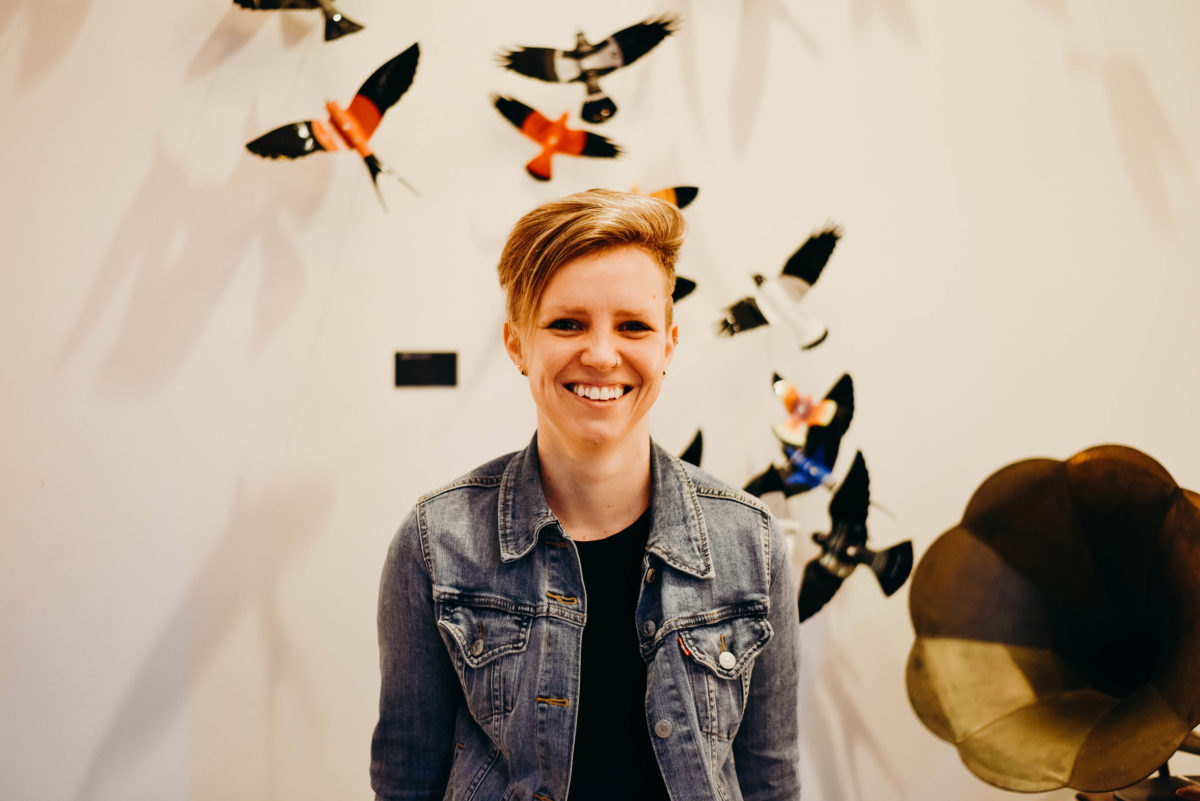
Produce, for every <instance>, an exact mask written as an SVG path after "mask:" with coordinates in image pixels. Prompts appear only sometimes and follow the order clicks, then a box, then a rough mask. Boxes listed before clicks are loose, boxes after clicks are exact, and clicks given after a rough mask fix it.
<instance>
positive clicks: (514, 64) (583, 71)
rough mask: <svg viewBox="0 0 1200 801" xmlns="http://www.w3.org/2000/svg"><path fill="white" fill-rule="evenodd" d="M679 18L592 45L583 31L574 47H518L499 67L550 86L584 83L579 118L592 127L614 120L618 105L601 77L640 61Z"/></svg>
mask: <svg viewBox="0 0 1200 801" xmlns="http://www.w3.org/2000/svg"><path fill="white" fill-rule="evenodd" d="M678 25H679V18H678V17H675V16H669V15H668V16H662V17H659V18H657V19H646V20H644V21H642V22H639V23H637V24H636V25H631V26H629V27H628V28H623V29H621V30H619V31H617V32H616V33H614V34H613V35H612V36H609V37H608V38H607V39H605V40H604V41H602V42H598V43H596V44H591V43H589V42H588V40H587V39H586V38H585V37H584V35H583V32H582V31H580V32H579V33H577V34H576V36H575V47H573V48H572V49H570V50H555V49H554V48H550V47H518V48H516V49H514V50H507V51H504V52H502V53H501V54H500V56H499V61H500V64H501V65H502V66H503V67H505V68H507V69H510V70H512V71H513V72H517V73H520V74H521V75H525V76H527V77H529V78H537V79H538V80H542V81H549V82H551V83H582V84H583V85H584V86H586V87H587V96H586V97H585V99H584V102H583V109H582V110H581V112H580V116H582V117H583V119H585V120H587V121H588V122H591V123H601V122H604V121H606V120H610V119H612V117H613V115H615V114H616V113H617V104H616V103H614V102H613V101H612V99H611V98H610V97H608V95H606V94H605V93H604V92H603V91H602V90H601V89H600V81H599V79H600V77H601V76H603V75H607V74H609V73H610V72H613V71H614V70H617V69H620V68H621V67H625V66H628V65H630V64H632V63H633V62H635V61H637V60H638V59H639V58H641V57H642V56H644V55H646V53H648V52H650V51H651V50H653V49H654V48H655V47H656V46H657V45H658V43H659V42H661V41H662V40H663V39H665V38H667V37H668V36H670V35H671V34H672V33H674V32H675V30H676V29H677V28H678Z"/></svg>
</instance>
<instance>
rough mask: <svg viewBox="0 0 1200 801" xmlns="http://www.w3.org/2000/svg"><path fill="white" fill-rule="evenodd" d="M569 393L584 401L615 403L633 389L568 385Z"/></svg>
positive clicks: (599, 385) (604, 385) (618, 386)
mask: <svg viewBox="0 0 1200 801" xmlns="http://www.w3.org/2000/svg"><path fill="white" fill-rule="evenodd" d="M565 386H566V388H567V391H569V392H574V393H575V394H576V395H578V396H579V397H581V398H583V399H584V400H593V401H614V400H617V399H618V398H620V397H621V396H623V395H624V394H625V393H626V392H628V391H629V390H630V389H632V387H630V386H627V385H625V384H566V385H565Z"/></svg>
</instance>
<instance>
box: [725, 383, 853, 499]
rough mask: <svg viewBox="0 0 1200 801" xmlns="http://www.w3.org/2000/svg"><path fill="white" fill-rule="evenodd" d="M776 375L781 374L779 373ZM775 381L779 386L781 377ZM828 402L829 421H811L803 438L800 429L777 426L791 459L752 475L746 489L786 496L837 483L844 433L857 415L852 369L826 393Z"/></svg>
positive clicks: (776, 432)
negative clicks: (834, 474) (836, 464)
mask: <svg viewBox="0 0 1200 801" xmlns="http://www.w3.org/2000/svg"><path fill="white" fill-rule="evenodd" d="M775 378H776V379H778V378H779V376H778V374H776V376H775ZM774 384H775V385H776V386H778V384H779V381H778V380H777V381H775V382H774ZM776 391H777V392H778V390H776ZM827 402H828V403H829V404H830V405H831V406H832V409H833V410H832V413H831V414H829V413H828V411H827V410H828V409H829V406H825V407H824V409H825V410H826V411H823V412H822V415H825V414H828V422H821V421H813V422H811V423H809V424H808V425H807V427H806V428H805V430H804V433H803V439H802V440H801V439H800V437H799V432H798V431H792V430H790V429H788V428H787V427H786V426H785V427H784V428H783V430H782V432H781V430H780V427H778V426H776V427H774V428H773V430H774V431H775V435H776V436H777V437H779V440H780V445H781V446H782V448H783V452H784V455H785V456H786V457H787V461H786V463H785V464H784V466H783V467H776V466H775V465H774V464H772V465H770V466H768V467H767V469H766V470H764V471H763V472H762V473H760V474H758V475H757V476H755V477H754V478H752V479H750V481H749V483H747V484H746V486H745V490H746V492H749V493H750V494H751V495H755V496H757V497H759V498H761V497H762V496H763V495H766V494H767V493H769V492H782V493H783V495H784V497H785V498H791V497H792V496H793V495H799V494H800V493H803V492H808V491H809V490H811V489H813V488H814V487H819V486H822V485H824V486H827V487H830V488H832V487H833V485H834V480H833V477H832V476H831V473H832V471H833V465H834V462H836V461H837V456H838V449H839V448H840V447H841V444H842V437H843V436H845V434H846V431H847V430H848V429H849V428H850V421H851V420H852V419H853V418H854V380H853V379H852V378H850V375H849V374H848V373H846V374H843V375H842V377H841V378H839V379H838V380H837V382H836V383H835V384H834V385H833V387H832V388H831V389H830V390H829V393H828V394H826V395H825V400H824V401H822V403H823V404H824V403H827Z"/></svg>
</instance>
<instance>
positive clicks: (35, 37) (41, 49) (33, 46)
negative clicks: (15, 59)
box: [0, 0, 92, 92]
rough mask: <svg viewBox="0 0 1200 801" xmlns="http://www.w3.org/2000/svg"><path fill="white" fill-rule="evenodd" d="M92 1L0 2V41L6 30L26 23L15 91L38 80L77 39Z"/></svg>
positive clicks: (31, 0) (11, 45) (11, 0)
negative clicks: (22, 21)
mask: <svg viewBox="0 0 1200 801" xmlns="http://www.w3.org/2000/svg"><path fill="white" fill-rule="evenodd" d="M91 6H92V0H5V1H4V2H0V42H5V44H6V47H14V46H15V44H9V43H8V42H7V41H6V39H5V34H7V33H8V29H9V28H10V27H11V26H12V25H14V24H18V23H19V20H20V19H21V18H24V19H25V20H26V23H25V25H26V30H25V42H24V46H23V47H22V48H21V50H22V53H21V66H20V68H19V69H18V72H17V83H16V88H17V91H18V92H19V91H21V90H22V89H23V88H28V87H30V86H31V85H33V84H34V83H36V82H37V81H39V80H41V79H42V78H43V77H44V76H45V75H46V74H47V73H48V72H50V70H51V69H53V68H54V66H55V65H56V64H58V62H59V61H61V60H62V59H63V58H64V57H65V56H66V55H67V52H68V51H69V50H70V49H71V45H73V44H74V43H75V40H76V39H77V38H78V37H79V31H80V30H81V29H82V28H83V23H84V21H85V20H86V19H87V16H88V12H89V11H90V10H91Z"/></svg>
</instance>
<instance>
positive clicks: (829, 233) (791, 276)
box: [717, 226, 841, 350]
mask: <svg viewBox="0 0 1200 801" xmlns="http://www.w3.org/2000/svg"><path fill="white" fill-rule="evenodd" d="M840 237H841V231H840V229H839V228H838V227H837V226H830V227H829V228H826V229H825V230H823V231H820V232H818V233H815V234H813V235H812V236H810V237H809V238H808V240H807V241H805V243H804V244H803V245H801V246H800V248H799V249H798V250H797V251H796V252H795V253H793V254H792V257H791V258H790V259H788V261H787V264H785V265H784V266H783V271H782V272H781V273H780V275H779V276H777V277H774V278H765V277H763V276H762V275H758V274H756V275H754V276H753V278H754V285H755V287H756V289H755V292H754V295H753V297H747V298H742V299H741V300H739V301H738V302H737V303H734V304H733V305H732V306H730V307H728V308H727V309H726V310H725V316H724V318H722V319H721V320H720V321H719V322H718V323H717V333H719V334H722V335H724V336H734V335H735V334H740V333H741V332H743V331H749V330H750V329H752V328H758V327H759V326H763V325H767V324H768V323H769V324H772V325H782V326H785V327H787V328H790V329H791V330H792V333H793V334H794V335H795V337H796V341H797V343H798V344H799V345H800V347H801V349H803V350H808V349H810V348H815V347H816V346H817V345H820V344H821V343H822V342H824V341H825V338H826V337H827V336H828V335H829V329H828V328H826V327H825V324H824V323H822V322H821V321H820V320H817V319H815V318H812V317H810V316H808V315H806V314H805V313H804V311H803V310H802V309H801V307H800V302H801V301H802V300H803V299H804V296H805V295H806V294H807V293H808V290H809V289H811V288H812V285H813V284H815V283H816V282H817V279H818V278H819V277H820V276H821V271H822V270H823V269H824V268H825V265H826V264H827V263H828V261H829V257H830V256H831V255H832V254H833V249H834V247H835V246H836V245H837V242H838V239H839V238H840Z"/></svg>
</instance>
